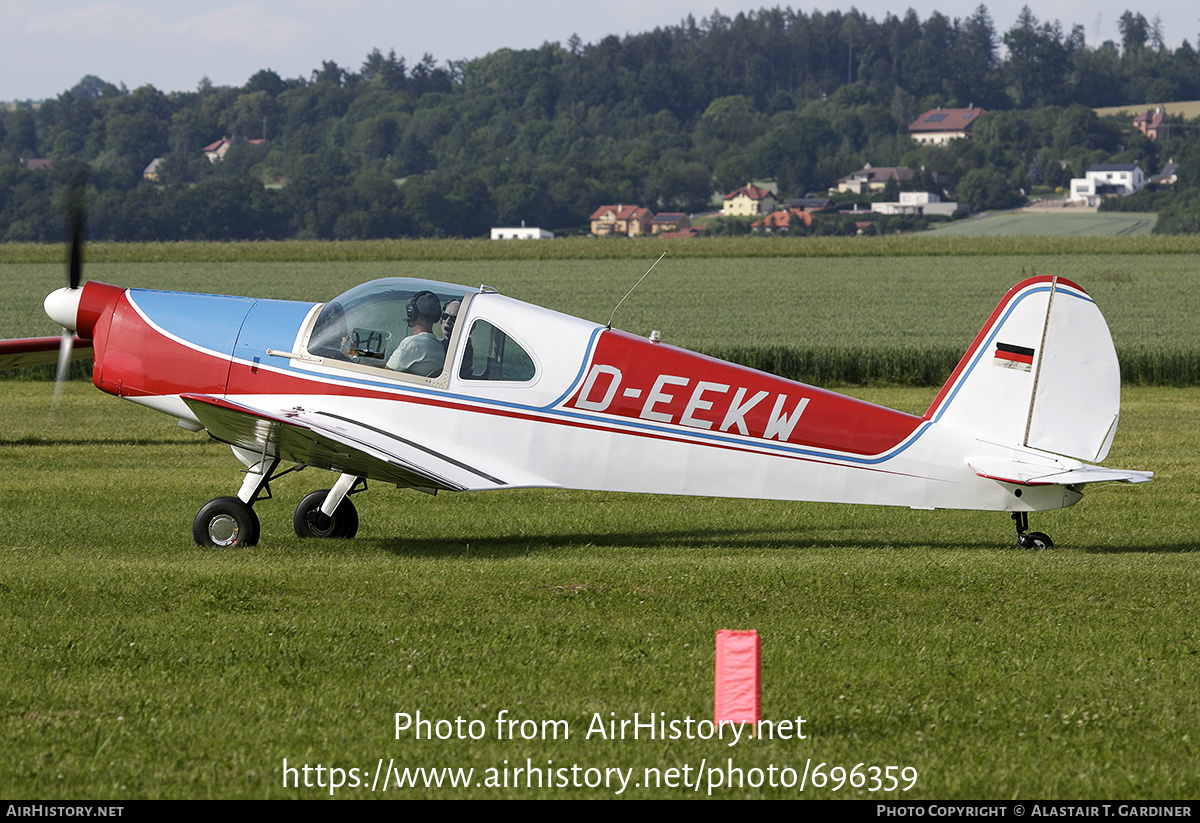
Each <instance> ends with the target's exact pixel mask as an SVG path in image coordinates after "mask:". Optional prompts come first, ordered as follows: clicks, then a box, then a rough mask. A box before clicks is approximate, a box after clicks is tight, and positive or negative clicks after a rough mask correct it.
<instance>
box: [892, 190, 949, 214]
mask: <svg viewBox="0 0 1200 823" xmlns="http://www.w3.org/2000/svg"><path fill="white" fill-rule="evenodd" d="M957 210H958V203H956V202H954V201H952V200H942V197H941V195H939V194H931V193H930V192H926V191H902V192H900V202H898V203H896V202H891V203H872V204H871V211H873V212H875V213H876V214H944V215H945V216H946V217H950V216H951V215H952V214H954V212H955V211H957Z"/></svg>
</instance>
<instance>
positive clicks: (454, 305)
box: [442, 300, 475, 378]
mask: <svg viewBox="0 0 1200 823" xmlns="http://www.w3.org/2000/svg"><path fill="white" fill-rule="evenodd" d="M460 308H462V303H461V302H460V301H458V300H452V301H450V302H449V303H447V304H446V308H444V309H443V310H442V350H443V351H444V350H446V349H448V348H449V347H450V336H451V335H452V334H454V324H455V323H456V322H458V310H459V309H460ZM474 366H475V352H474V350H473V349H472V348H471V338H470V337H468V338H467V342H466V348H465V350H464V352H463V361H462V368H461V369H459V377H468V378H469V377H471V376H472V369H473V368H474Z"/></svg>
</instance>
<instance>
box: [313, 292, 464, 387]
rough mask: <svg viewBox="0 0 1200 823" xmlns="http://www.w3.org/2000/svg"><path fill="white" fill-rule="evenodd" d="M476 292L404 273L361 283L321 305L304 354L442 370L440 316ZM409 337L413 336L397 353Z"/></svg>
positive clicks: (430, 373)
mask: <svg viewBox="0 0 1200 823" xmlns="http://www.w3.org/2000/svg"><path fill="white" fill-rule="evenodd" d="M474 291H476V290H475V289H469V288H467V287H466V286H455V285H451V284H449V283H438V282H435V281H433V280H414V279H412V278H408V277H389V278H385V279H383V280H372V281H371V282H370V283H363V284H362V285H361V286H355V287H354V288H352V289H350V291H348V292H345V293H343V294H341V295H339V296H338V297H336V298H335V299H333V300H330V301H329V302H328V303H326V304H325V306H324V307H323V308H322V309H321V313H320V314H319V315H318V316H317V321H316V323H315V324H314V326H313V330H312V334H310V335H309V338H308V347H307V348H308V353H309V354H313V355H317V356H319V357H326V358H332V359H334V360H345V361H349V362H352V363H361V364H363V365H372V366H379V367H381V368H382V367H384V366H388V367H390V368H392V369H393V370H396V371H404V372H409V373H412V374H420V375H423V376H426V377H431V376H434V375H436V374H437V373H439V372H440V371H441V362H440V359H439V358H438V357H436V356H435V355H436V354H437V351H438V350H440V351H442V352H444V351H445V338H446V337H447V336H448V333H447V331H446V329H444V328H443V326H444V323H443V321H444V317H443V315H444V314H445V313H446V309H447V308H448V307H449V308H451V311H455V310H456V309H455V308H454V307H453V306H452V304H454V303H458V302H461V301H462V299H463V298H464V297H465V296H466V295H467V294H470V293H472V292H474ZM408 337H412V338H413V340H411V341H409V343H408V344H406V345H405V347H404V348H405V351H404V352H399V351H398V350H399V349H400V348H401V344H402V343H404V341H405V338H408ZM413 351H416V352H418V353H417V354H415V355H414V354H412V352H413ZM420 352H424V354H423V355H422V354H420Z"/></svg>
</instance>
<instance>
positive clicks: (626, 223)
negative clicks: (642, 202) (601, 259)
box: [588, 204, 654, 237]
mask: <svg viewBox="0 0 1200 823" xmlns="http://www.w3.org/2000/svg"><path fill="white" fill-rule="evenodd" d="M588 219H589V220H590V221H591V223H592V234H594V235H596V236H597V237H638V236H640V235H643V234H649V233H650V223H651V221H652V220H653V219H654V212H652V211H650V209H646V208H642V207H641V206H626V205H624V204H622V205H617V206H601V207H600V208H598V209H596V210H595V211H594V212H592V216H591V217H590V218H588Z"/></svg>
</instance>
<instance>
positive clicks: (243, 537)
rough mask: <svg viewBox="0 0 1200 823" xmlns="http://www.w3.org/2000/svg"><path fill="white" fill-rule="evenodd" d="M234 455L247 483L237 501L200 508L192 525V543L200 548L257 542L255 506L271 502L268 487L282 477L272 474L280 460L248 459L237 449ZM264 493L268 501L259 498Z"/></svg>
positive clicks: (226, 500) (216, 501)
mask: <svg viewBox="0 0 1200 823" xmlns="http://www.w3.org/2000/svg"><path fill="white" fill-rule="evenodd" d="M234 454H238V457H239V459H241V460H242V462H243V463H245V464H246V466H247V469H246V479H245V480H243V481H242V488H241V489H239V490H238V494H237V497H218V498H215V499H213V500H209V501H208V502H207V503H205V504H204V505H203V506H201V507H200V511H199V512H197V513H196V519H195V520H193V521H192V539H194V540H195V541H196V545H197V546H203V547H205V548H229V547H236V548H242V547H243V546H253V545H254V544H255V543H257V542H258V515H257V514H255V513H254V508H253V506H254V504H255V503H256V502H257V501H258V500H260V499H267V498H270V496H271V487H270V485H268V484H269V481H271V480H273V479H274V478H275V477H278V476H279V475H275V474H272V472H274V471H275V467H276V466H278V465H279V458H277V457H267V456H266V454H263V455H261V456H258V457H254V456H251V457H250V458H248V459H247V458H243V457H242V454H239V450H238V449H236V448H235V449H234ZM288 471H294V469H288ZM286 473H287V472H283V474H286ZM264 490H265V492H266V497H265V498H260V497H259V495H260V493H262V492H263V491H264Z"/></svg>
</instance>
